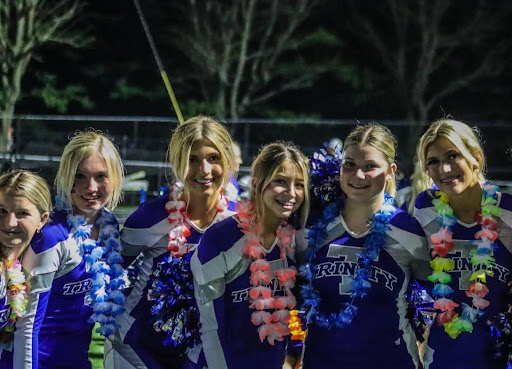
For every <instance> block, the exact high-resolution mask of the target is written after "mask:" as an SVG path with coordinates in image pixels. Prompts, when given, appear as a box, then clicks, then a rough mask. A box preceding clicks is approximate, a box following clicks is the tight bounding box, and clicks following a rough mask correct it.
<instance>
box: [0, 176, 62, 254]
mask: <svg viewBox="0 0 512 369" xmlns="http://www.w3.org/2000/svg"><path fill="white" fill-rule="evenodd" d="M0 191H4V192H5V194H8V195H14V196H22V197H25V198H26V199H27V200H28V201H30V202H31V203H32V204H34V205H35V207H36V208H37V210H38V211H39V214H40V215H41V216H42V215H43V214H45V213H49V212H50V211H51V209H52V197H51V194H50V189H49V187H48V184H47V183H46V181H45V180H44V179H43V178H41V177H40V176H38V175H37V174H34V173H32V172H29V171H28V170H21V169H18V170H13V171H11V172H6V173H4V174H2V175H1V176H0ZM27 246H28V244H27V245H25V247H23V248H22V249H21V250H20V251H19V253H18V257H17V258H18V259H21V256H22V255H23V252H24V251H25V249H26V248H27ZM4 257H5V256H4V254H3V250H2V252H1V253H0V260H3V259H4Z"/></svg>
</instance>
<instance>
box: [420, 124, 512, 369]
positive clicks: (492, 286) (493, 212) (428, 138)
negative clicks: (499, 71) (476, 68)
mask: <svg viewBox="0 0 512 369" xmlns="http://www.w3.org/2000/svg"><path fill="white" fill-rule="evenodd" d="M418 158H419V160H420V163H421V165H422V168H423V169H424V170H425V171H426V173H427V174H428V176H429V177H430V178H429V179H431V180H432V181H433V182H434V183H435V185H436V186H437V187H438V188H439V191H436V190H427V191H424V192H422V193H421V194H420V195H419V196H418V198H417V199H416V205H415V210H414V215H415V217H416V218H417V219H418V220H419V222H420V224H421V226H422V227H423V229H424V231H425V233H426V234H427V238H428V241H429V245H430V248H431V255H432V258H433V261H432V262H431V265H432V269H433V270H432V275H431V276H430V277H429V279H430V280H431V281H432V282H434V283H435V287H434V289H433V291H432V294H433V295H434V298H436V300H435V302H434V307H435V308H436V310H437V311H438V315H437V319H436V320H437V324H436V323H434V324H433V325H432V327H431V329H430V335H429V339H428V345H429V347H430V349H429V350H427V352H426V354H425V358H424V362H425V368H430V369H432V368H448V367H449V368H453V369H455V368H464V369H472V368H475V369H476V368H479V369H484V368H487V369H489V368H505V365H506V364H505V363H503V362H498V361H497V360H494V359H493V355H494V347H493V338H491V336H490V333H489V328H488V325H487V321H488V320H492V318H493V317H494V316H496V315H497V314H498V313H500V312H504V311H506V309H507V297H506V296H507V294H508V291H509V289H510V286H507V282H508V275H509V272H510V268H511V266H512V255H511V251H512V231H511V227H512V212H511V211H512V197H511V196H510V195H509V194H505V193H501V192H500V191H499V189H498V188H497V187H496V186H493V185H491V184H490V183H486V182H485V176H484V173H485V156H484V153H483V150H482V147H481V145H480V142H479V140H478V132H477V131H476V129H472V128H470V127H468V126H467V125H466V124H464V123H462V122H458V121H455V120H451V119H442V120H439V121H436V122H434V123H432V125H431V126H430V127H429V129H428V130H427V131H426V132H425V134H424V135H423V136H422V137H421V140H420V145H419V149H418ZM505 359H506V357H505Z"/></svg>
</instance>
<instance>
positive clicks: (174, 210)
mask: <svg viewBox="0 0 512 369" xmlns="http://www.w3.org/2000/svg"><path fill="white" fill-rule="evenodd" d="M183 190H184V185H183V183H181V182H177V183H176V184H175V185H174V186H171V192H170V193H169V201H168V202H167V203H166V204H165V210H167V212H168V213H169V215H168V216H167V220H168V221H169V223H170V224H171V225H172V229H171V230H170V231H169V244H168V245H167V250H169V251H170V252H171V256H176V257H181V256H183V255H184V254H186V253H188V252H189V251H190V249H189V247H188V244H187V237H188V236H190V227H189V226H188V225H187V224H186V223H185V220H186V219H187V218H189V217H190V215H189V214H188V213H187V203H186V202H185V201H183V200H180V199H181V195H182V194H183ZM228 205H229V200H228V199H227V198H226V197H225V196H224V188H221V189H220V190H219V198H218V200H217V204H216V207H217V212H218V213H222V212H223V211H224V210H226V209H227V208H228Z"/></svg>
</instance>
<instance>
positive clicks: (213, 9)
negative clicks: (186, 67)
mask: <svg viewBox="0 0 512 369" xmlns="http://www.w3.org/2000/svg"><path fill="white" fill-rule="evenodd" d="M318 4H319V1H317V0H231V1H197V0H186V1H182V2H179V4H177V5H174V6H175V7H176V8H177V10H178V14H179V18H178V19H180V21H179V22H178V26H177V27H175V30H174V32H173V33H172V36H171V37H170V39H172V40H173V43H174V45H175V46H177V48H178V49H179V50H180V51H181V52H182V53H183V54H184V55H185V56H186V58H187V59H188V60H189V63H190V64H192V66H193V68H194V70H193V73H192V74H189V78H188V81H187V82H188V83H191V82H192V84H193V85H194V86H197V89H198V90H199V91H200V92H201V95H202V99H203V103H206V105H208V106H213V107H214V108H213V109H214V113H215V115H216V116H218V117H220V118H224V117H232V118H237V117H239V116H240V115H242V114H246V113H248V112H251V111H252V112H254V111H255V110H256V108H257V107H259V106H261V105H262V104H264V103H266V102H268V101H269V100H271V99H272V98H273V97H275V96H277V95H279V94H282V93H283V92H285V91H290V90H295V89H300V88H304V87H308V86H311V85H312V83H313V82H314V80H315V78H317V77H318V76H319V75H320V74H321V73H323V72H325V71H327V70H330V69H332V68H333V67H334V66H335V65H336V62H335V58H332V57H331V58H330V60H329V61H328V62H325V61H318V60H313V56H312V55H308V54H307V53H306V52H304V51H305V50H306V48H307V47H309V46H311V44H312V43H315V45H318V43H319V42H325V43H333V42H334V43H336V42H337V41H336V39H334V40H333V39H332V37H331V36H332V35H327V34H326V31H324V30H322V29H318V30H316V31H313V32H309V31H308V32H307V33H305V31H303V29H302V28H301V26H302V25H303V24H304V23H305V21H306V20H307V19H308V17H310V15H311V14H312V11H313V8H314V7H315V6H317V5H318ZM319 40H320V41H319ZM301 53H303V54H301ZM308 56H310V58H309V60H308Z"/></svg>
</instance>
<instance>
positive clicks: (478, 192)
mask: <svg viewBox="0 0 512 369" xmlns="http://www.w3.org/2000/svg"><path fill="white" fill-rule="evenodd" d="M448 199H449V201H450V206H451V208H452V209H453V214H454V215H455V216H456V217H457V219H460V220H461V221H462V222H464V223H473V222H474V221H475V219H476V214H478V213H480V212H481V210H482V188H481V187H480V184H479V183H478V182H475V183H474V184H472V185H470V186H469V187H468V188H466V189H465V190H464V192H462V193H461V194H459V195H456V196H450V197H449V198H448Z"/></svg>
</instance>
